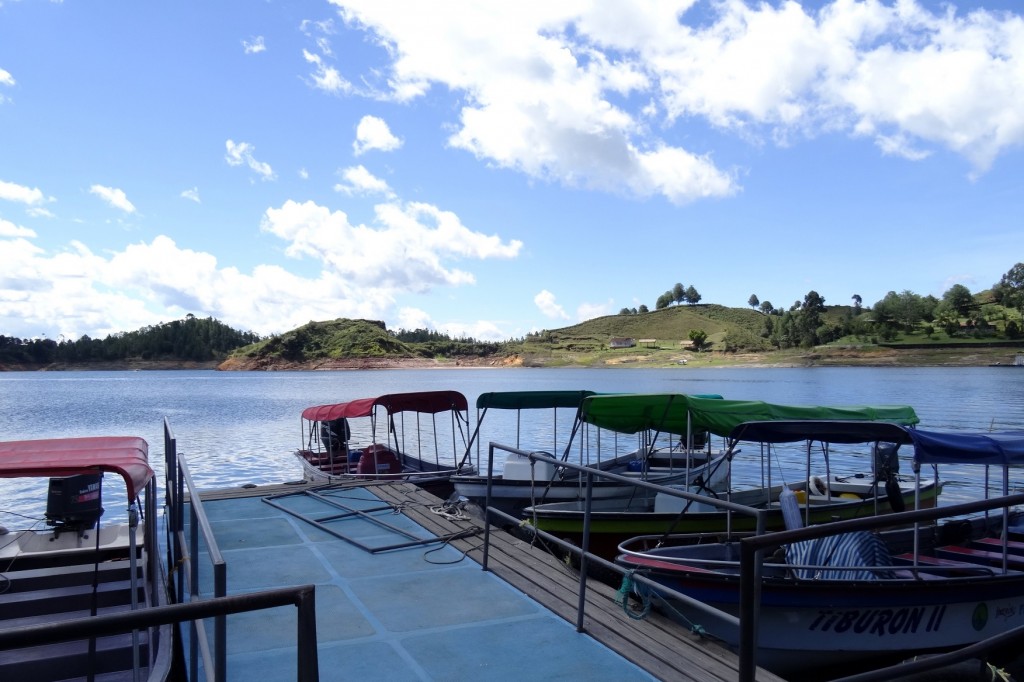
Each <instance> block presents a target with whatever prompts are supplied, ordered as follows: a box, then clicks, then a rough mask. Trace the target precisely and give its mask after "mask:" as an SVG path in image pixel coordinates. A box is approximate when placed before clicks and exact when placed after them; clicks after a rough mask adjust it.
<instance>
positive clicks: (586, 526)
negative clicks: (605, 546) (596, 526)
mask: <svg viewBox="0 0 1024 682" xmlns="http://www.w3.org/2000/svg"><path fill="white" fill-rule="evenodd" d="M593 492H594V472H593V471H587V487H586V488H585V490H584V495H585V497H584V498H583V538H582V542H581V543H580V549H582V550H583V554H581V555H580V594H579V605H578V606H577V612H576V632H583V609H584V607H585V606H586V603H587V554H588V553H589V552H590V510H591V507H592V506H593V500H594V495H593Z"/></svg>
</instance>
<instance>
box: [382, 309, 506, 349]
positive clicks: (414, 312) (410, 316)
mask: <svg viewBox="0 0 1024 682" xmlns="http://www.w3.org/2000/svg"><path fill="white" fill-rule="evenodd" d="M396 326H397V327H398V328H399V329H408V330H413V329H433V330H435V331H438V332H440V333H442V334H447V335H448V336H450V337H451V338H453V339H461V338H470V339H477V340H479V341H504V340H505V339H507V338H508V334H507V333H505V332H504V331H503V330H502V329H501V328H500V327H499V326H498V325H496V324H495V323H493V322H490V321H488V320H476V321H474V322H470V323H468V324H467V323H463V322H434V320H433V319H431V317H430V314H429V313H427V312H426V311H424V310H420V309H419V308H410V307H405V308H401V309H399V311H398V316H397V321H396Z"/></svg>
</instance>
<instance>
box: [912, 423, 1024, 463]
mask: <svg viewBox="0 0 1024 682" xmlns="http://www.w3.org/2000/svg"><path fill="white" fill-rule="evenodd" d="M907 434H908V435H909V436H910V438H911V440H912V441H913V443H914V457H915V458H916V459H917V461H919V462H921V463H922V464H994V465H997V466H1014V465H1024V431H991V432H990V431H985V432H981V433H967V432H960V431H946V432H939V431H918V430H914V429H908V430H907Z"/></svg>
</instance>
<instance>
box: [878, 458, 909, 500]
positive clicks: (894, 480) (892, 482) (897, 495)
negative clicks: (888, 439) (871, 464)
mask: <svg viewBox="0 0 1024 682" xmlns="http://www.w3.org/2000/svg"><path fill="white" fill-rule="evenodd" d="M899 449H900V444H899V443H877V444H876V445H875V472H876V476H877V478H875V482H876V483H879V482H882V481H884V482H885V495H886V497H888V498H889V506H890V507H892V510H893V511H895V512H901V511H906V508H907V505H905V504H904V503H903V492H902V491H901V490H900V481H899V473H900V458H899V455H898V454H897V453H898V451H899Z"/></svg>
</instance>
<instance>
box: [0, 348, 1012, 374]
mask: <svg viewBox="0 0 1024 682" xmlns="http://www.w3.org/2000/svg"><path fill="white" fill-rule="evenodd" d="M1015 354H1016V353H1015V351H1014V350H1013V349H1008V348H992V347H981V346H964V347H960V348H949V347H945V348H934V349H929V348H906V349H900V348H893V347H887V348H879V347H870V348H848V347H846V348H844V347H830V346H825V347H819V348H815V349H813V350H810V351H797V350H790V351H774V352H765V353H721V352H709V353H687V354H685V355H680V354H679V353H672V354H665V353H645V352H643V351H639V350H637V349H635V348H633V349H628V350H626V351H625V352H621V353H618V352H616V353H608V354H605V355H602V356H601V357H599V358H597V359H595V358H593V357H588V358H587V359H586V360H585V361H584V360H583V359H577V358H574V357H573V356H571V355H566V356H561V357H557V358H555V357H552V358H538V357H535V358H531V357H526V358H524V357H520V356H507V357H483V358H459V359H428V358H383V357H373V358H346V359H341V360H337V359H318V360H312V361H308V362H301V363H300V362H292V361H284V360H269V359H267V358H260V359H246V360H243V359H239V358H229V359H228V360H225V361H209V362H191V361H181V360H126V361H123V362H111V361H104V362H94V363H55V364H46V365H31V364H18V365H14V364H8V365H2V364H0V371H22V372H28V371H46V372H81V371H136V370H138V371H143V370H145V371H173V370H219V371H338V370H367V369H483V368H493V369H501V368H514V367H522V368H534V369H543V368H546V367H547V368H553V367H557V368H570V367H580V368H587V367H589V368H609V369H614V368H641V367H642V368H664V369H678V370H681V371H685V370H686V369H691V368H702V369H703V368H712V367H751V368H755V367H760V368H764V367H778V368H785V367H790V368H793V367H988V366H1001V367H1013V366H1014V365H1013V361H1014V356H1015Z"/></svg>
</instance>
